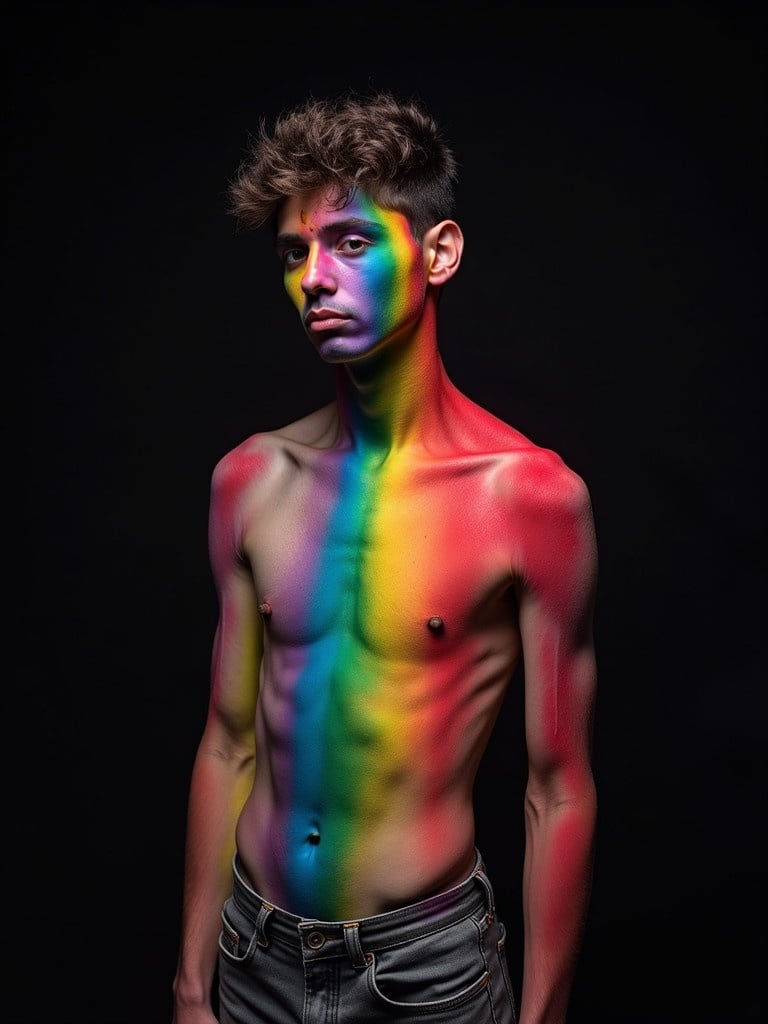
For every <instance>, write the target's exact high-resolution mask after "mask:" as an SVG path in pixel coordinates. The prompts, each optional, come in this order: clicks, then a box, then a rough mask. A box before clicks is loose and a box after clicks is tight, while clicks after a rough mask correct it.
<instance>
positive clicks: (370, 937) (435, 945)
mask: <svg viewBox="0 0 768 1024" xmlns="http://www.w3.org/2000/svg"><path fill="white" fill-rule="evenodd" d="M233 868H234V887H233V892H232V896H230V898H229V899H228V900H227V901H226V903H225V904H224V907H223V909H222V914H221V917H222V930H221V934H220V937H219V1009H220V1016H221V1022H222V1024H379V1022H381V1024H385V1022H386V1024H392V1022H394V1021H399V1022H401V1024H416V1022H419V1024H515V1020H516V1016H515V1006H514V998H513V994H512V986H511V984H510V980H509V972H508V969H507V961H506V953H505V949H504V937H505V930H504V925H503V924H502V922H501V921H500V920H499V919H498V917H497V915H496V910H495V906H494V899H493V889H492V888H491V883H490V882H489V880H488V878H487V876H486V874H485V871H484V870H483V863H482V860H481V858H480V856H479V854H478V856H477V860H476V863H475V867H474V869H473V871H472V873H471V875H470V876H469V878H468V879H467V880H466V881H464V882H462V883H461V884H460V885H457V886H456V887H455V888H453V889H449V890H448V891H447V892H444V893H440V895H438V896H432V897H430V898H429V899H426V900H422V901H421V902H420V903H414V904H411V905H410V906H406V907H402V908H401V909H399V910H394V911H391V912H389V913H386V914H377V915H375V916H374V917H364V918H361V919H360V920H359V921H317V920H314V919H309V918H302V917H296V916H295V915H294V914H289V913H287V912H286V911H284V910H280V909H279V908H278V907H275V906H273V905H272V904H271V903H268V902H267V901H266V900H263V899H262V898H261V897H260V896H259V895H257V893H255V892H254V891H253V889H251V888H250V887H249V886H248V885H247V884H246V882H245V881H244V880H243V878H242V876H241V875H240V873H239V871H238V859H237V855H235V859H234V864H233Z"/></svg>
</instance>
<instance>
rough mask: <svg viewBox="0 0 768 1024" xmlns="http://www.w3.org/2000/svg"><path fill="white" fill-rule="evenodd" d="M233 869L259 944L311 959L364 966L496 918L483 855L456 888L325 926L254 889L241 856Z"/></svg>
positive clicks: (236, 894)
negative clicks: (480, 916) (440, 933)
mask: <svg viewBox="0 0 768 1024" xmlns="http://www.w3.org/2000/svg"><path fill="white" fill-rule="evenodd" d="M232 867H233V872H234V885H233V892H232V898H233V899H234V902H235V903H236V904H237V906H238V907H239V908H240V910H241V911H242V912H243V913H244V914H245V915H246V916H247V917H249V918H250V919H251V920H252V921H253V922H254V923H255V925H256V941H257V942H258V944H259V945H261V946H268V945H269V943H270V941H272V940H274V941H276V942H282V943H286V944H288V945H292V946H296V947H299V948H301V949H302V950H303V951H304V953H305V955H307V954H309V955H312V954H313V953H314V954H315V955H318V954H320V951H321V950H322V951H323V952H324V953H325V954H328V953H330V952H331V948H329V947H335V948H336V949H339V948H340V947H341V948H342V949H343V948H346V950H347V952H349V953H350V955H352V958H353V961H358V962H359V966H361V967H362V966H364V964H365V962H366V957H367V954H368V953H374V952H376V950H377V949H384V948H386V947H387V946H391V945H393V944H394V943H396V942H403V941H405V940H409V939H414V938H418V937H421V936H424V935H428V934H429V933H430V932H433V931H436V930H438V929H440V928H445V927H447V926H449V925H451V924H454V923H455V922H457V921H461V920H463V919H464V918H466V917H469V916H470V915H472V914H476V913H478V912H481V911H485V913H486V914H487V915H488V917H489V919H492V918H493V916H494V915H495V906H494V898H493V889H492V887H491V883H490V881H489V880H488V877H487V875H486V874H485V869H484V865H483V861H482V858H481V856H480V853H479V851H477V850H476V851H475V866H474V867H473V869H472V871H471V873H470V875H469V876H468V878H466V879H465V880H464V881H463V882H460V883H459V884H458V885H456V886H454V887H453V888H451V889H447V890H446V891H445V892H441V893H438V894H437V895H435V896H430V897H428V898H427V899H425V900H420V901H419V902H418V903H411V904H408V905H406V906H404V907H400V908H398V909H397V910H391V911H387V912H386V913H384V914H375V915H373V916H371V917H361V918H358V919H357V920H349V921H323V920H320V919H318V918H307V917H298V916H297V915H296V914H290V913H288V911H287V910H282V909H281V908H280V907H276V906H275V905H274V904H273V903H270V902H269V901H268V900H265V899H263V898H262V897H261V896H259V894H258V893H256V892H254V890H253V889H251V887H250V886H249V885H248V883H247V882H246V881H245V879H244V878H243V876H242V874H241V873H240V870H239V859H238V855H237V853H235V856H234V858H233V861H232Z"/></svg>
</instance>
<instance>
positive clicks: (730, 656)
mask: <svg viewBox="0 0 768 1024" xmlns="http://www.w3.org/2000/svg"><path fill="white" fill-rule="evenodd" d="M263 11H264V9H263V8H262V7H261V5H259V4H257V3H242V4H238V3H226V2H222V3H194V2H191V3H181V2H179V3H170V2H169V3H163V4H159V3H158V4H148V3H143V4H138V3H134V4H125V5H121V4H106V5H103V6H92V5H86V4H66V3H65V4H57V5H50V6H44V5H41V4H38V3H27V4H25V5H23V6H19V7H18V8H17V9H15V10H14V9H9V8H6V10H5V14H4V16H3V29H4V39H3V61H4V68H3V71H4V82H3V85H4V96H3V109H4V115H3V126H4V161H3V162H4V175H3V182H4V183H3V220H4V230H3V240H4V263H3V271H4V272H3V319H4V326H5V331H4V344H3V356H4V359H5V367H6V369H5V372H4V376H3V393H4V396H5V407H6V410H7V411H8V413H9V415H8V418H7V421H6V424H7V425H6V430H5V444H4V446H3V458H2V462H3V477H4V482H5V493H6V498H5V501H4V507H5V513H6V522H7V523H8V525H7V526H6V532H5V536H6V540H7V545H6V548H7V553H6V564H7V565H9V566H10V568H11V571H9V572H6V573H5V574H4V582H5V588H4V589H5V595H4V597H5V607H6V612H5V616H4V617H5V621H6V623H7V624H8V626H9V629H8V637H7V641H6V644H5V651H6V652H7V654H8V655H9V660H10V665H9V668H8V671H6V672H5V673H4V676H5V678H4V685H3V697H4V712H3V725H4V729H3V739H4V742H3V753H4V755H5V758H4V761H5V768H4V771H3V776H2V779H3V784H4V797H3V803H2V808H3V810H2V821H3V824H4V834H5V838H4V840H3V848H4V854H5V865H6V867H5V872H4V884H5V895H4V898H3V899H4V903H3V910H4V913H3V937H4V940H5V945H6V952H5V954H4V956H3V962H4V965H5V972H4V973H5V978H6V984H5V986H4V993H3V995H2V996H0V1003H2V1004H3V1007H4V1009H3V1019H4V1020H5V1021H8V1022H9V1024H48V1022H56V1024H129V1022H130V1024H138V1022H141V1024H169V1022H170V1013H171V1011H170V984H171V978H172V974H173V969H174V964H175V956H176V942H177V938H178V914H179V907H180V902H181V873H182V853H183V830H184V816H185V801H186V789H187V782H188V775H189V769H190V765H191V760H192V756H193V752H194V748H195V745H196V742H197V738H198V735H199V731H200V729H201V727H202V722H203V716H204V711H205V705H206V700H207V672H208V660H209V649H210V641H211V635H212V630H213V624H214V616H215V604H214V597H213V591H212V586H211V582H210V577H209V570H208V561H207V551H206V518H207V501H208V483H209V477H210V472H211V469H212V467H213V464H214V462H215V461H216V459H217V458H218V457H219V456H220V455H221V454H223V453H224V452H225V451H226V450H227V449H228V448H229V447H231V446H232V445H233V444H234V443H236V442H238V441H239V440H241V439H242V438H243V437H245V436H246V435H247V434H250V433H252V432H253V431H255V430H259V429H265V428H270V427H274V426H277V425H278V424H280V423H283V422H285V421H287V420H288V419H289V418H292V417H294V416H298V415H301V414H302V413H304V412H307V411H309V410H310V409H311V408H313V407H315V406H316V405H318V404H321V403H322V402H324V401H325V400H326V399H327V398H328V397H329V396H330V393H331V392H330V379H329V377H328V376H327V375H326V370H325V368H324V367H323V366H322V365H321V364H319V363H318V361H317V359H316V357H315V356H314V354H313V353H312V352H311V351H310V349H309V346H308V345H307V344H306V342H305V340H304V338H303V335H302V333H301V331H300V327H299V325H298V323H297V321H296V320H295V317H294V315H293V312H292V310H291V308H290V307H289V304H288V302H287V299H286V298H285V296H284V295H282V293H281V290H280V282H279V269H278V266H277V263H276V261H275V259H274V257H273V255H272V253H271V251H270V248H269V241H268V239H267V238H266V236H264V237H262V236H259V235H253V234H248V233H238V232H236V231H235V228H234V224H233V222H232V220H231V218H229V217H228V216H227V215H226V214H225V212H224V208H225V196H224V190H225V187H226V183H227V180H228V179H229V177H230V176H231V175H232V173H233V172H234V169H235V167H236V165H237V163H238V161H239V159H240V158H241V156H242V155H243V152H244V146H245V144H246V142H247V136H248V133H249V132H250V131H253V130H254V129H255V128H256V126H257V123H258V119H259V118H260V116H262V115H266V116H267V117H271V116H272V114H274V113H275V112H276V111H277V110H278V109H280V108H281V107H283V106H285V105H287V104H289V103H292V102H294V101H296V100H298V99H301V98H303V97H304V95H305V94H306V93H307V92H313V93H314V94H316V95H324V94H335V93H337V92H339V91H341V90H342V89H345V88H347V87H353V88H356V89H358V90H361V91H365V90H367V89H368V88H389V89H392V90H394V91H396V92H398V93H400V94H411V95H418V96H419V97H421V98H422V99H424V100H425V101H426V102H427V103H428V104H429V105H430V106H431V108H432V109H433V110H434V112H435V113H436V114H437V116H438V117H439V119H440V120H441V121H442V122H443V124H444V126H445V129H446V131H447V134H448V136H449V138H450V139H451V141H452V143H453V144H454V147H455V149H456V151H457V154H458V157H459V160H460V163H461V168H462V181H461V186H460V190H459V219H460V221H461V223H462V225H463V227H464V229H465V233H466V242H467V247H466V253H465V259H464V263H463V265H462V268H461V270H460V273H459V276H458V277H457V278H456V279H455V280H454V281H452V282H451V284H450V285H449V286H448V288H447V290H446V293H445V296H444V303H443V307H442V318H443V319H442V327H441V330H442V344H443V354H444V358H445V362H446V364H447V366H448V369H449V372H450V373H451V375H452V376H453V378H454V380H455V381H456V383H457V384H458V385H459V386H460V387H462V389H463V390H465V391H466V392H467V393H468V394H469V395H470V396H471V397H473V398H475V399H476V400H477V401H479V402H480V403H481V404H484V405H486V406H487V407H488V408H490V409H491V410H492V411H494V412H495V413H497V415H499V416H501V417H502V418H503V419H505V420H507V421H508V422H511V423H512V424H513V425H515V426H516V427H518V428H519V429H521V430H523V431H524V432H525V433H527V434H528V435H529V436H531V437H532V438H533V439H534V440H536V441H537V442H538V443H540V444H543V445H546V446H548V447H552V448H554V449H556V450H557V451H559V452H560V454H561V455H562V456H563V457H564V458H565V460H566V461H567V462H568V463H569V464H570V465H571V466H572V467H573V468H574V469H576V470H577V471H578V472H579V473H580V474H581V475H582V476H583V477H584V478H585V479H586V481H587V483H588V484H589V486H590V489H591V492H592V496H593V501H594V508H595V518H596V523H597V530H598V538H599V544H600V556H601V581H600V591H599V599H598V608H597V615H596V639H597V644H598V658H599V670H600V685H599V697H598V707H597V719H596V731H595V770H596V776H597V782H598V787H599V794H600V822H599V830H598V843H597V859H596V866H595V882H594V893H593V899H592V905H591V912H590V918H589V922H588V927H587V933H586V936H585V940H584V948H583V954H582V959H581V964H580V969H579V974H578V977H577V983H576V987H575V991H574V998H573V1008H572V1013H571V1017H570V1021H571V1022H572V1024H587V1022H589V1024H679V1022H683V1021H686V1022H687V1021H690V1022H694V1021H695V1022H697V1024H715V1022H717V1024H748V1022H749V1024H751V1022H753V1021H757V1020H758V1019H763V1016H762V1015H763V1014H764V1013H765V1012H766V999H765V996H764V993H763V986H764V982H763V972H764V970H765V968H766V966H768V956H767V955H766V954H767V953H768V942H767V941H766V937H767V929H766V910H767V909H768V907H767V906H766V886H765V882H764V872H765V869H764V864H765V862H766V853H767V852H768V851H767V850H766V841H765V837H766V828H765V825H766V800H765V796H766V770H765V769H766V758H765V753H766V743H765V737H766V717H767V716H766V699H765V679H764V673H763V672H761V671H760V670H761V669H762V667H763V663H764V656H763V639H764V635H765V625H764V622H765V613H766V607H765V602H764V596H763V594H764V590H763V587H764V582H765V561H764V556H765V546H764V540H765V531H764V517H763V501H762V490H761V487H762V478H763V459H762V456H763V425H764V415H763V391H764V379H763V366H764V360H763V349H764V341H765V334H764V328H765V305H764V291H763V279H762V272H763V270H764V265H765V264H764V243H763V241H762V237H761V233H762V232H764V231H765V227H766V225H765V217H764V212H765V210H764V196H763V191H762V179H763V175H764V172H765V136H764V127H765V122H764V112H765V106H764V102H765V93H764V85H765V81H764V30H765V20H764V18H763V17H761V16H759V15H758V14H757V8H752V7H749V6H746V5H740V4H738V3H737V4H727V5H726V4H720V5H717V4H706V3H700V4H681V3H675V4H668V3H665V4H658V5H653V4H643V5H638V6H634V5H631V4H604V5H602V4H576V5H565V6H557V5H553V4H548V3H539V4H531V5H515V4H510V5H489V4H480V3H472V4H464V5H461V4H459V5H455V6H453V7H450V8H449V7H448V6H443V5H437V4H435V5H432V4H423V5H418V4H413V3H412V4H403V5H397V4H395V5H392V4H389V3H387V4H381V5H375V4H364V3H357V4H332V3H317V4H312V5H306V6H304V7H303V6H300V5H296V4H290V3H289V4H284V5H271V6H268V7H267V9H266V13H263ZM519 713H520V702H519V699H518V697H517V696H516V695H515V691H511V695H510V699H509V702H508V706H507V707H506V709H505V711H504V713H503V716H502V719H501V720H500V722H499V725H498V728H497V731H496V733H495V735H494V738H493V740H492V743H491V747H490V749H489V751H488V755H487V757H486V760H485V762H484V764H483V766H482V768H481V776H480V780H479V784H478V842H479V845H480V846H481V847H482V848H483V851H484V853H485V855H486V859H487V861H488V864H489V867H490V870H491V873H492V876H493V877H494V880H495V883H496V888H497V894H498V898H499V903H500V907H501V910H502V913H503V914H504V916H505V917H506V918H507V920H508V923H509V926H510V930H511V932H512V935H513V942H512V944H511V957H512V966H513V977H514V980H515V981H516V982H517V981H518V980H519V960H518V955H519V954H518V950H517V948H516V945H515V940H519V937H520V934H519V924H518V922H519V915H520V901H519V885H520V882H519V873H520V866H521V861H520V854H519V843H520V840H521V838H522V802H521V800H522V786H523V782H524V755H523V750H522V732H521V727H520V718H519Z"/></svg>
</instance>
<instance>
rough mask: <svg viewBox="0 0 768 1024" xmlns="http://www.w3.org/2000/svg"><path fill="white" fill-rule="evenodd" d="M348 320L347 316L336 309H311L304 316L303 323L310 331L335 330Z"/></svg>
mask: <svg viewBox="0 0 768 1024" xmlns="http://www.w3.org/2000/svg"><path fill="white" fill-rule="evenodd" d="M348 320H349V317H348V316H345V315H344V313H340V312H339V311H338V310H337V309H311V310H310V311H309V313H307V315H306V316H305V317H304V323H305V324H306V325H307V330H310V331H331V330H336V329H337V328H339V327H341V326H342V324H345V323H347V321H348Z"/></svg>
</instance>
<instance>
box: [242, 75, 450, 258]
mask: <svg viewBox="0 0 768 1024" xmlns="http://www.w3.org/2000/svg"><path fill="white" fill-rule="evenodd" d="M456 180H457V165H456V160H455V158H454V155H453V153H452V151H451V149H450V148H449V146H448V145H447V144H446V142H445V140H444V139H443V136H442V133H441V130H440V128H439V126H438V125H437V123H436V121H435V120H434V118H433V117H432V116H431V115H430V114H429V113H428V112H427V111H426V110H425V109H424V107H423V106H422V105H421V103H420V102H418V101H416V100H413V99H409V100H404V101H401V100H398V99H396V98H395V97H394V96H393V95H392V94H391V93H388V92H378V93H374V94H373V95H371V96H368V97H359V96H357V95H355V94H347V95H345V96H341V97H337V98H335V99H315V98H310V99H308V100H305V101H304V102H303V103H301V104H300V105H298V106H296V107H294V108H293V109H291V110H287V111H284V112H283V113H281V114H279V115H278V116H277V118H276V119H275V123H274V125H273V127H272V130H271V132H270V131H269V130H268V128H267V125H266V122H265V121H264V120H262V122H261V125H260V128H259V132H258V134H257V135H256V137H255V139H254V140H253V141H252V142H251V144H250V146H249V152H248V155H247V157H246V158H245V159H244V160H243V161H242V162H241V164H240V166H239V168H238V170H237V172H236V175H235V177H234V179H233V180H232V181H231V182H230V184H229V200H230V205H229V212H230V213H232V214H234V216H235V217H236V218H237V219H238V221H239V222H240V223H241V224H242V225H243V226H245V227H248V228H258V227H260V226H261V225H262V224H264V223H265V222H266V221H269V220H271V221H272V222H273V223H274V221H275V215H276V214H277V211H278V209H279V206H280V203H281V202H282V200H284V199H286V198H287V197H289V196H296V195H299V194H301V193H304V192H310V191H314V190H315V189H317V188H320V187H324V186H328V188H329V192H330V193H331V194H332V195H337V196H338V205H339V207H342V206H344V205H345V204H346V203H347V202H348V201H349V200H350V198H351V196H352V193H353V191H354V190H355V189H356V188H362V189H364V190H365V191H366V192H367V193H368V194H369V195H370V196H372V197H373V198H374V199H375V200H376V202H378V203H379V204H380V205H381V206H384V207H386V208H388V209H394V210H399V211H400V212H401V213H404V214H405V215H406V216H407V217H408V220H409V222H410V225H411V231H412V232H413V234H414V237H416V238H417V239H421V238H422V237H423V234H424V232H425V231H426V230H427V229H428V228H429V227H431V226H432V225H433V224H437V223H438V222H439V221H441V220H445V219H446V218H450V217H453V214H454V203H455V197H454V184H455V182H456Z"/></svg>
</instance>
